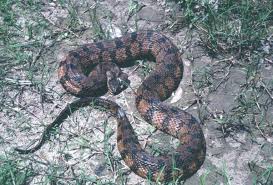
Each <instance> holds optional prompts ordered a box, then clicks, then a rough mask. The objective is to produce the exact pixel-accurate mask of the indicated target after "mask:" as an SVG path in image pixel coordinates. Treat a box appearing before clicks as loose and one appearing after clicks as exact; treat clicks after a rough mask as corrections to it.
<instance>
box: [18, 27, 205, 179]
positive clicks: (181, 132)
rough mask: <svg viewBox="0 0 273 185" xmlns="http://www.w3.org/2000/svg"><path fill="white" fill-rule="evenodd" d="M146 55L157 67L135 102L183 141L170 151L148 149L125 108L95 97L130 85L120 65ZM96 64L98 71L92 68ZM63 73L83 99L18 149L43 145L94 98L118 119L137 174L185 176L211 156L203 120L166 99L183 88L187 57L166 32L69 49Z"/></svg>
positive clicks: (123, 149) (124, 153)
mask: <svg viewBox="0 0 273 185" xmlns="http://www.w3.org/2000/svg"><path fill="white" fill-rule="evenodd" d="M144 58H149V59H153V60H155V61H156V66H155V69H154V70H153V72H152V73H151V74H150V75H149V76H148V77H147V78H146V79H145V80H144V81H143V83H142V84H141V85H140V87H139V88H138V89H137V92H136V107H137V110H138V111H139V113H140V115H141V116H142V117H143V119H144V120H145V121H147V122H148V123H150V124H153V125H155V126H156V128H158V129H159V130H161V131H163V132H165V133H167V134H169V135H171V136H173V137H175V138H177V139H179V141H180V142H181V144H180V145H179V146H178V147H177V149H176V150H175V151H174V152H173V153H172V154H169V155H167V156H153V155H151V154H149V153H147V152H146V151H144V150H143V149H142V147H141V145H140V144H139V141H138V139H137V136H136V134H135V133H134V130H133V128H132V126H131V124H130V122H129V120H128V119H127V117H126V114H125V112H124V111H123V110H122V109H121V107H120V106H119V105H117V104H116V103H114V102H112V101H110V100H105V99H102V98H98V97H94V96H98V95H99V94H100V92H101V91H104V89H105V88H106V86H108V88H109V90H110V91H111V92H112V93H113V94H118V93H119V92H121V91H122V90H123V89H124V88H126V85H124V83H123V82H125V84H128V83H129V80H128V79H127V77H128V76H127V75H126V74H125V73H123V72H122V71H121V70H120V69H119V67H117V65H121V66H122V65H127V64H128V63H130V62H131V61H134V60H137V59H144ZM116 64H117V65H116ZM94 66H95V67H94ZM91 68H93V70H92V71H91V72H90V69H91ZM88 72H90V73H88ZM58 73H59V78H60V82H61V83H62V85H63V87H64V88H65V89H66V91H68V92H70V93H71V94H73V95H75V96H78V97H81V99H78V100H76V101H74V102H72V103H71V104H69V105H67V106H66V107H65V109H63V111H62V112H61V113H60V114H59V116H58V117H57V118H56V119H55V120H54V121H53V122H52V123H51V124H50V125H48V126H47V128H46V129H45V131H44V133H43V135H42V137H41V139H40V142H39V143H38V144H37V145H36V146H34V147H33V148H31V149H27V150H23V149H19V148H16V149H15V150H17V151H18V152H20V153H30V152H34V151H36V150H38V149H39V148H40V147H41V146H42V145H43V144H44V143H45V141H46V140H47V139H48V138H49V136H50V131H51V130H52V129H53V128H56V127H58V126H59V125H60V124H61V123H62V122H63V120H64V119H66V118H67V117H68V116H69V115H70V114H71V113H72V112H74V111H75V110H77V109H78V108H79V107H83V106H87V105H90V102H93V104H94V105H98V106H102V107H105V108H106V109H107V110H108V111H109V112H110V113H111V115H113V116H114V117H115V118H116V119H117V122H118V127H117V146H118V149H119V152H120V154H121V157H122V159H123V160H124V161H125V163H126V164H127V165H128V167H129V168H130V169H131V170H132V171H133V172H135V173H136V174H137V175H139V176H141V177H143V178H149V179H150V180H152V181H164V182H167V181H171V180H173V179H178V178H179V179H181V180H185V179H187V178H189V177H190V176H192V175H193V174H194V173H195V172H196V171H197V170H198V169H199V168H200V167H201V166H202V164H203V162H204V160H205V156H206V142H205V138H204V135H203V132H202V130H201V126H200V123H199V122H198V121H197V120H196V119H195V118H194V117H193V116H191V115H190V114H188V113H187V112H185V111H183V110H181V109H178V108H175V107H171V106H169V105H166V104H164V103H162V101H164V100H166V99H167V98H168V97H170V95H171V93H172V92H173V91H175V90H176V88H177V87H178V85H179V83H180V81H181V79H182V76H183V62H182V60H181V58H180V56H179V51H178V49H177V47H176V46H175V45H174V44H173V43H172V42H171V41H170V40H169V39H168V38H167V37H165V36H164V35H162V34H161V33H158V32H154V31H139V32H134V33H128V34H125V35H124V36H122V37H119V38H115V39H112V40H107V41H100V42H95V43H91V44H86V45H83V46H81V47H79V48H77V49H76V50H73V51H70V52H69V54H68V55H67V57H66V59H65V60H64V61H62V62H61V63H60V66H59V70H58Z"/></svg>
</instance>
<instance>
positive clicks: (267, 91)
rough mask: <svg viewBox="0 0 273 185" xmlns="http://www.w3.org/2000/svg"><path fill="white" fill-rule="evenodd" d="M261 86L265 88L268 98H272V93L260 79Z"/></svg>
mask: <svg viewBox="0 0 273 185" xmlns="http://www.w3.org/2000/svg"><path fill="white" fill-rule="evenodd" d="M261 84H262V87H263V88H264V89H265V91H266V93H267V94H268V95H269V97H270V99H272V100H273V95H272V94H271V93H270V91H269V89H268V88H267V87H266V85H265V84H264V82H263V81H261Z"/></svg>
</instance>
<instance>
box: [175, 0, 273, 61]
mask: <svg viewBox="0 0 273 185" xmlns="http://www.w3.org/2000/svg"><path fill="white" fill-rule="evenodd" d="M179 2H180V3H181V5H182V7H183V8H184V9H185V18H186V20H187V22H188V24H190V25H192V26H194V27H196V28H197V29H198V30H199V31H201V32H202V34H203V35H204V37H202V40H203V42H204V43H205V46H206V47H207V48H208V49H209V51H211V52H213V53H219V52H223V53H228V52H236V53H237V55H238V56H240V55H241V54H243V53H244V52H245V51H249V50H255V49H257V48H258V47H260V43H261V39H262V38H264V37H265V36H266V35H267V34H268V33H269V32H270V27H271V26H272V23H273V22H272V20H273V8H272V7H273V2H272V1H269V0H263V1H250V0H240V1H237V0H222V1H197V0H180V1H179ZM271 31H272V30H271Z"/></svg>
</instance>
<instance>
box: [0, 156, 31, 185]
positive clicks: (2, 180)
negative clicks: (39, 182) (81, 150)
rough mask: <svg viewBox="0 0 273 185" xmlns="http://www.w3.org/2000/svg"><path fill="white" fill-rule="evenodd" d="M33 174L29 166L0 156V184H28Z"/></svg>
mask: <svg viewBox="0 0 273 185" xmlns="http://www.w3.org/2000/svg"><path fill="white" fill-rule="evenodd" d="M33 176H34V173H33V170H32V169H31V168H25V167H22V166H21V165H20V162H19V161H17V160H13V159H8V158H7V157H5V156H0V184H2V185H10V184H28V183H29V181H30V180H31V179H32V177H33Z"/></svg>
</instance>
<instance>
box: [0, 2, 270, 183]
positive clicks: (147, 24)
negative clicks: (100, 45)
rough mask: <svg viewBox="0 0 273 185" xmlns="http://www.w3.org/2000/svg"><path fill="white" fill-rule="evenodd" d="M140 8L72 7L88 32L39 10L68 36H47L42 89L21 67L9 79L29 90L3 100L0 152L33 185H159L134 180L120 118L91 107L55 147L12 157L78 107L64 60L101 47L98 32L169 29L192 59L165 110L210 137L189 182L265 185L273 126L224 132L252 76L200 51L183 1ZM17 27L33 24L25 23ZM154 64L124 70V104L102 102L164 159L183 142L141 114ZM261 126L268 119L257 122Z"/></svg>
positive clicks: (68, 124) (264, 67)
mask: <svg viewBox="0 0 273 185" xmlns="http://www.w3.org/2000/svg"><path fill="white" fill-rule="evenodd" d="M134 3H136V2H135V1H125V0H108V1H100V2H99V3H95V2H94V1H91V0H90V1H79V2H78V3H75V4H74V5H75V7H76V8H77V12H78V14H80V19H79V21H80V25H81V27H80V29H79V30H78V31H73V32H72V31H69V30H66V29H65V26H63V25H65V24H66V23H67V22H66V21H67V19H66V17H67V16H69V12H68V10H67V9H64V8H62V7H61V5H60V3H58V2H56V1H52V2H50V3H49V2H46V3H45V5H44V6H43V8H42V12H41V13H42V15H43V16H44V18H45V20H46V21H47V22H49V23H50V24H51V27H52V30H54V31H55V32H56V33H59V32H64V34H62V35H61V36H60V35H58V37H48V38H47V39H45V43H44V46H43V49H41V52H37V53H38V55H37V56H38V57H37V60H34V61H33V62H34V63H38V65H37V66H38V67H37V68H36V69H35V70H34V71H32V75H34V80H36V81H38V82H41V83H39V84H40V85H31V84H30V85H29V84H28V82H29V81H28V80H27V79H28V77H29V75H30V74H29V73H28V71H24V70H21V69H16V68H15V69H13V71H12V72H11V73H10V74H9V76H8V77H6V78H10V79H17V80H18V81H20V82H22V83H21V84H20V85H19V86H17V89H14V88H13V86H6V87H4V88H5V91H4V92H5V93H4V94H3V95H2V96H3V97H5V99H6V101H7V102H8V104H9V105H10V107H9V109H6V108H5V109H3V111H2V112H1V113H0V119H1V123H0V125H1V126H0V133H1V134H0V141H1V142H0V153H1V154H3V155H6V156H11V158H15V159H17V160H20V162H22V163H23V164H24V165H25V166H26V167H29V168H31V169H33V170H34V171H35V175H33V177H32V180H31V182H30V184H43V183H44V184H77V183H78V184H81V183H82V184H84V183H86V184H130V185H133V184H153V183H151V182H148V181H147V180H145V179H142V178H140V177H138V176H136V175H135V174H134V173H132V172H130V170H129V168H128V167H127V166H126V165H125V163H124V162H123V161H122V160H121V157H120V155H119V152H118V150H117V146H116V122H115V120H114V119H113V118H108V116H107V114H106V113H104V112H102V111H99V110H97V109H94V108H92V107H87V108H82V109H80V110H79V111H77V112H76V113H74V114H73V115H72V116H71V117H69V118H68V119H67V121H65V122H64V123H63V124H62V125H61V126H60V129H59V130H57V131H56V132H54V134H52V137H51V139H50V141H48V142H47V143H46V144H45V145H44V146H43V147H42V148H41V149H40V150H39V151H37V152H35V153H34V154H29V155H19V154H17V153H16V152H14V151H13V148H14V147H16V146H20V147H27V146H29V145H31V144H33V143H34V142H35V141H36V142H37V141H38V139H39V137H40V136H41V133H42V131H43V129H44V128H45V125H47V124H49V123H50V122H51V121H52V120H53V119H54V118H55V117H56V116H57V115H58V113H59V112H60V111H61V110H62V108H64V107H65V105H66V104H67V103H68V102H71V101H73V100H74V99H76V98H75V97H72V96H71V95H69V94H68V93H66V92H65V90H64V89H63V88H62V87H61V84H60V83H59V81H58V76H57V67H58V62H59V61H60V60H61V59H63V58H64V57H65V55H66V54H67V53H68V51H69V50H71V49H73V48H76V47H77V46H79V45H81V44H84V43H89V42H94V41H96V40H99V37H97V36H98V35H99V34H100V32H99V31H98V29H99V28H100V27H101V29H102V30H103V31H104V33H107V35H108V36H109V37H110V38H114V37H116V36H120V35H122V33H124V32H126V31H128V32H132V31H135V30H136V29H137V30H142V29H145V30H146V29H151V30H158V31H162V32H163V33H164V34H165V35H166V36H168V37H169V38H170V39H171V40H172V41H173V42H174V44H175V45H177V46H178V48H179V49H180V51H181V57H182V58H183V61H184V66H185V69H184V77H183V80H182V81H181V84H180V86H179V88H178V89H177V91H176V92H175V93H174V94H173V96H172V97H171V98H170V99H169V100H167V102H168V103H169V104H171V105H172V106H175V107H179V108H181V109H184V110H187V111H188V112H190V113H191V114H193V115H194V116H195V117H196V118H198V119H199V120H200V121H201V122H202V128H203V131H204V134H205V138H206V143H207V155H206V160H205V162H204V164H203V166H202V167H201V168H200V170H199V171H198V172H197V173H196V174H195V175H194V176H192V177H191V178H190V179H188V180H187V181H186V182H185V183H184V184H185V185H196V184H208V185H210V184H230V185H243V184H244V185H249V184H254V182H256V183H257V181H255V180H256V179H259V178H260V177H261V176H262V175H263V174H264V173H265V172H266V169H268V168H269V167H271V168H272V165H273V136H272V127H271V128H268V129H264V128H259V127H258V126H257V125H255V124H252V123H251V124H250V122H252V121H253V120H251V119H248V117H247V116H246V119H244V121H245V122H244V124H243V125H245V124H246V123H249V124H248V125H249V127H247V128H245V127H243V126H241V125H240V124H238V126H236V124H237V122H236V120H235V119H234V120H233V119H229V121H230V120H231V121H234V122H232V123H231V125H232V127H229V126H227V127H226V125H225V121H226V117H228V116H232V115H231V114H230V113H231V112H233V111H234V110H235V109H236V108H238V107H240V105H238V102H237V101H235V100H236V98H237V97H238V96H240V93H241V91H240V90H241V89H242V87H243V86H244V85H245V84H246V75H248V74H246V72H245V70H244V68H242V67H241V66H240V65H236V64H237V63H236V62H237V61H236V60H235V59H234V58H233V56H215V57H212V56H210V55H209V53H208V52H207V50H206V49H204V47H202V44H201V38H200V37H201V36H200V34H199V33H198V32H197V31H195V30H193V29H189V28H188V27H186V26H184V25H183V21H181V20H182V19H181V20H180V19H179V18H178V19H177V17H179V15H180V13H181V10H180V9H179V6H178V5H177V4H176V3H174V2H165V1H163V0H158V1H155V0H143V1H138V2H137V4H138V6H137V8H136V4H134ZM88 7H89V9H88ZM90 9H92V10H96V15H97V16H96V17H94V16H93V19H92V15H90V14H91V13H90V12H89V11H87V10H90ZM136 10H137V11H136ZM133 11H136V13H135V14H134V13H132V12H133ZM90 17H91V18H90ZM96 20H98V21H99V24H100V25H99V26H97V27H96V26H94V22H95V23H96ZM175 20H177V21H175ZM19 21H22V22H27V21H28V20H27V17H23V16H22V18H21V20H19ZM97 23H98V22H97ZM176 27H179V29H175V28H176ZM50 29H51V28H50ZM54 31H53V32H54ZM70 32H71V33H70ZM46 34H47V33H45V35H46ZM26 52H27V51H26ZM33 65H35V64H33ZM152 66H153V65H147V63H142V62H141V61H139V62H137V65H135V66H132V67H129V68H125V69H124V71H125V72H127V73H128V74H129V79H130V80H131V87H130V88H128V89H126V90H125V91H124V92H122V93H121V94H119V95H118V96H115V97H113V96H111V95H109V94H106V95H105V96H104V97H105V98H109V99H111V100H113V101H115V102H117V103H118V104H119V105H120V106H122V107H123V108H124V110H125V111H126V113H127V116H128V117H129V119H130V120H131V122H132V125H133V127H134V128H135V131H136V132H137V135H138V137H139V139H140V141H141V143H142V144H143V145H144V146H145V148H146V149H147V150H148V151H150V152H153V153H155V154H158V151H165V150H167V151H168V149H169V150H171V148H170V146H169V145H170V143H171V144H172V145H173V146H175V140H173V139H172V138H171V137H169V136H166V135H165V134H163V133H161V132H159V131H156V130H155V129H154V127H153V126H151V125H148V124H147V123H145V122H144V121H143V120H142V119H141V118H140V116H139V114H138V113H137V110H136V108H135V106H134V98H135V96H134V94H133V90H134V91H135V90H136V89H137V87H138V86H139V85H140V84H141V82H142V81H143V79H144V78H145V76H147V75H148V74H149V71H150V70H151V69H152ZM261 71H262V73H261V74H262V75H263V78H264V79H268V80H269V81H270V80H271V81H272V75H273V69H272V64H268V63H263V64H261ZM18 76H20V77H18ZM23 82H25V84H24V83H23ZM30 83H31V82H30ZM271 93H272V92H271ZM265 99H266V98H265ZM272 113H273V109H272V104H270V106H268V107H267V109H266V112H265V114H266V116H265V117H264V119H265V120H266V122H267V123H269V124H271V125H272V120H273V117H272V115H273V114H272ZM255 118H257V120H258V119H260V117H259V115H256V117H255ZM234 125H235V126H234ZM271 172H272V171H270V172H269V173H271ZM269 178H271V179H269V180H268V179H267V181H266V183H267V184H273V175H271V176H269ZM259 182H265V180H264V179H261V180H260V181H259ZM259 182H258V183H257V184H259ZM260 184H262V183H260Z"/></svg>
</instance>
